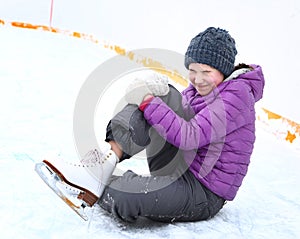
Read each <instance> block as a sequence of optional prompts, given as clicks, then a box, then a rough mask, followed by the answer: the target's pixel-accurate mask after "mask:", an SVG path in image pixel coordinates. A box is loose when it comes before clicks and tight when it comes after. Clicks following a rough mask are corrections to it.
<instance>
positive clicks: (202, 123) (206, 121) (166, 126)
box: [144, 88, 249, 150]
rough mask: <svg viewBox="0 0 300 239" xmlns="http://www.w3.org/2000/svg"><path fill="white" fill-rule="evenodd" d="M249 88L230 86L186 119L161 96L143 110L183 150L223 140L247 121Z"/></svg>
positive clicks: (172, 142) (152, 124) (145, 115)
mask: <svg viewBox="0 0 300 239" xmlns="http://www.w3.org/2000/svg"><path fill="white" fill-rule="evenodd" d="M243 100H246V101H247V92H246V91H243V90H242V91H241V90H236V89H234V88H233V90H230V89H227V90H226V91H225V92H224V94H219V96H218V97H214V99H213V100H208V101H207V102H205V103H206V104H207V105H206V106H205V107H203V109H201V110H200V111H199V112H198V113H197V114H196V115H195V116H194V117H192V118H191V119H189V120H188V121H186V120H185V119H184V118H181V117H179V116H178V115H177V114H176V113H175V112H174V111H172V110H171V109H170V108H169V107H168V105H166V104H165V103H164V102H163V101H162V100H161V99H160V98H159V97H155V98H154V99H153V100H152V101H151V102H150V104H148V105H147V107H146V108H145V110H144V117H145V119H146V120H147V121H148V123H149V124H150V125H151V126H152V127H154V128H155V129H156V130H157V132H158V133H159V134H160V135H161V136H162V137H164V138H165V139H166V140H167V141H168V142H169V143H171V144H172V145H174V146H175V147H178V148H180V149H183V150H191V149H198V148H200V147H202V146H204V145H208V144H210V143H212V142H220V141H221V142H222V141H224V140H225V136H226V134H228V133H231V132H232V131H234V130H235V129H237V128H239V127H241V126H242V125H244V124H245V123H246V121H247V119H246V117H247V115H249V114H244V113H245V111H247V109H248V107H247V102H243Z"/></svg>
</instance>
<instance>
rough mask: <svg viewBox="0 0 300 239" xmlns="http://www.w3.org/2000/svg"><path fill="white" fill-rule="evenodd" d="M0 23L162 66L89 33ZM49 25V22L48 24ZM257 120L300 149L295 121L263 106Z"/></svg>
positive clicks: (299, 128) (299, 129) (299, 132)
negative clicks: (73, 39)
mask: <svg viewBox="0 0 300 239" xmlns="http://www.w3.org/2000/svg"><path fill="white" fill-rule="evenodd" d="M1 25H3V26H4V25H8V26H12V27H19V28H27V29H31V30H41V31H48V32H53V33H59V34H63V35H68V36H71V37H76V38H81V39H84V40H88V41H91V42H93V43H95V44H100V45H101V47H104V48H106V49H110V50H112V51H114V52H115V53H117V54H119V55H123V56H126V57H128V58H129V59H130V60H132V61H135V62H137V63H139V64H141V65H143V66H145V67H150V68H151V67H152V68H164V67H163V65H162V64H160V62H157V61H156V60H154V59H149V58H144V59H141V58H140V57H137V56H135V55H134V53H132V52H130V51H126V50H125V49H124V48H122V47H120V46H117V45H110V44H108V43H104V42H100V41H99V40H98V39H96V38H95V37H94V36H93V35H91V34H85V33H80V32H76V31H69V30H61V29H58V28H53V27H49V26H44V25H34V24H30V23H24V22H5V21H4V20H2V19H0V26H1ZM50 25H51V24H50ZM163 73H164V74H168V76H169V77H170V78H171V79H172V80H174V82H176V83H179V84H180V85H182V86H186V85H187V80H186V79H183V78H181V77H180V76H179V75H180V74H177V72H173V73H168V72H167V73H166V72H165V71H164V72H163ZM257 120H258V122H259V123H260V125H262V126H263V128H264V129H266V130H267V131H268V132H270V133H272V134H273V135H275V136H276V137H277V138H278V139H280V140H283V141H285V142H288V143H290V144H292V145H293V146H295V148H296V149H299V150H300V124H299V123H296V122H294V121H292V120H290V119H288V118H285V117H283V116H281V115H279V114H276V113H274V112H271V111H270V110H268V109H265V108H259V109H257Z"/></svg>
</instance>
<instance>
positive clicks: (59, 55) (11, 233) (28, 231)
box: [0, 26, 300, 239]
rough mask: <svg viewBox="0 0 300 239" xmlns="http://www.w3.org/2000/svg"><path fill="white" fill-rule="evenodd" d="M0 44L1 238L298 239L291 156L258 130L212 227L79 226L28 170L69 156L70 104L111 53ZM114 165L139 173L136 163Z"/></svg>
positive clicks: (75, 46)
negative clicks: (239, 181)
mask: <svg viewBox="0 0 300 239" xmlns="http://www.w3.org/2000/svg"><path fill="white" fill-rule="evenodd" d="M0 39H1V44H0V67H1V68H0V82H1V87H0V102H1V103H0V104H1V111H0V123H1V124H0V127H1V131H0V175H1V179H2V182H1V186H0V187H1V189H0V192H1V204H0V210H1V217H0V225H1V232H0V235H1V238H14V239H19V238H30V239H35V238H142V237H143V238H172V239H173V238H180V239H181V238H185V237H186V238H230V239H232V238H233V239H234V238H237V239H241V238H255V239H260V238H276V239H277V238H283V239H292V238H300V229H299V225H300V218H299V216H300V195H299V185H298V184H299V183H298V182H299V177H300V176H299V171H300V153H299V151H296V150H294V149H293V148H292V147H291V145H289V144H287V143H283V142H282V141H278V140H277V139H276V138H275V137H274V136H273V135H271V134H269V133H267V132H265V131H264V130H263V128H262V127H261V126H260V125H259V124H258V127H257V141H256V144H255V149H254V153H253V156H252V162H251V166H250V168H249V172H248V175H247V177H246V179H245V181H244V183H243V185H242V187H241V189H240V191H239V193H238V196H237V197H236V199H235V200H234V201H233V202H229V203H227V204H226V205H225V207H224V208H223V210H222V211H221V212H220V213H219V214H218V215H217V216H216V217H214V218H213V219H211V220H209V221H204V222H197V223H173V224H162V223H153V222H151V221H148V220H146V219H140V220H139V221H138V222H137V223H136V224H126V223H122V222H120V221H117V220H116V219H114V218H111V217H110V215H108V214H107V213H105V212H104V211H102V210H101V209H100V208H99V207H97V206H96V207H94V208H92V209H89V211H88V214H89V218H91V217H92V220H90V221H89V222H85V221H83V220H82V219H80V218H79V217H78V216H77V215H76V214H75V213H74V212H73V211H72V210H71V209H69V208H68V207H66V206H65V205H64V203H63V202H62V201H61V200H60V199H59V198H58V197H57V196H56V195H55V194H54V193H53V192H52V191H51V190H50V189H49V188H48V187H47V186H46V185H45V184H44V183H43V182H42V180H41V179H40V178H39V177H38V175H37V174H36V173H35V171H34V163H35V162H39V161H41V160H42V159H43V157H44V156H46V155H48V154H49V153H54V154H63V155H65V156H66V157H77V155H76V153H75V149H74V143H73V135H72V120H73V119H72V116H73V110H74V103H75V100H76V96H77V94H78V91H79V89H80V87H81V85H82V83H83V82H84V80H85V79H86V77H87V76H88V75H89V74H90V72H91V71H92V70H93V69H94V68H95V67H96V66H98V64H99V63H100V62H102V61H104V60H105V59H107V58H109V57H111V56H113V55H114V54H113V53H112V52H111V51H109V50H105V49H102V48H100V47H99V46H97V45H95V44H92V43H89V42H85V41H82V40H80V39H73V38H70V37H67V36H61V35H55V34H53V33H45V32H38V31H32V30H22V29H14V28H10V27H5V26H4V27H0ZM270 60H272V59H270ZM116 90H118V89H116ZM116 95H117V94H116ZM107 105H109V103H108V104H107ZM108 107H109V106H108ZM104 117H108V116H104ZM104 120H107V119H104ZM99 134H102V135H103V132H99ZM100 137H101V136H100ZM103 137H104V135H103ZM122 167H124V168H126V167H130V168H133V169H134V170H136V171H137V172H145V171H147V169H146V168H145V163H144V162H143V161H142V160H131V161H128V162H127V163H124V164H123V165H122Z"/></svg>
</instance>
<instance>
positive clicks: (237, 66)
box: [233, 63, 253, 71]
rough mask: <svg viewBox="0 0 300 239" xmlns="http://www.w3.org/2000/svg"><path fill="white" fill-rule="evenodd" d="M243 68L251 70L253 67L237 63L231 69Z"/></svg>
mask: <svg viewBox="0 0 300 239" xmlns="http://www.w3.org/2000/svg"><path fill="white" fill-rule="evenodd" d="M243 68H250V69H251V70H253V67H252V66H250V65H247V64H245V63H239V64H238V65H236V66H235V67H234V69H233V71H236V70H239V69H243Z"/></svg>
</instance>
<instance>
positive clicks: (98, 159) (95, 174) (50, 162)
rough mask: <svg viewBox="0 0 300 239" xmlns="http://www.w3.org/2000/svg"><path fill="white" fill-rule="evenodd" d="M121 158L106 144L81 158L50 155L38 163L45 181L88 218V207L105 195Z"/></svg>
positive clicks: (38, 171)
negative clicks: (71, 160) (86, 208)
mask: <svg viewBox="0 0 300 239" xmlns="http://www.w3.org/2000/svg"><path fill="white" fill-rule="evenodd" d="M118 161H119V159H118V157H117V156H116V154H115V153H114V152H113V151H112V150H111V147H110V145H109V144H108V143H105V145H104V146H103V147H101V149H100V150H97V149H93V150H91V151H89V152H88V153H87V154H86V155H85V157H84V158H83V159H82V160H81V161H79V162H76V161H73V162H67V161H65V160H64V159H61V158H57V157H56V158H49V159H45V160H43V162H41V163H37V164H36V165H35V170H36V172H37V173H38V175H39V176H40V177H41V178H42V179H43V180H44V182H45V183H46V184H47V185H48V186H49V187H50V188H51V189H52V190H53V191H54V192H55V193H56V194H57V195H58V196H59V197H60V198H61V199H63V201H64V202H65V203H66V204H67V205H68V206H70V207H71V208H72V209H73V210H74V211H75V212H76V213H77V214H78V215H79V216H81V217H82V218H83V219H84V220H88V217H87V215H86V213H85V211H84V208H85V207H86V206H88V207H92V206H93V205H94V204H95V203H96V202H97V200H98V199H99V198H100V197H101V195H102V193H103V191H104V189H105V186H106V184H107V183H108V181H109V178H110V176H111V175H112V173H113V171H114V169H115V166H116V164H117V163H118Z"/></svg>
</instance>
